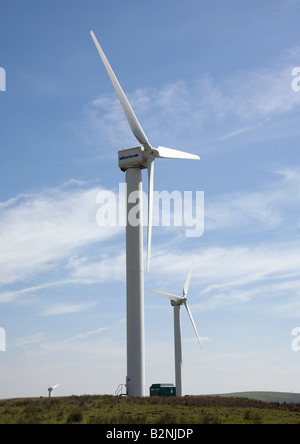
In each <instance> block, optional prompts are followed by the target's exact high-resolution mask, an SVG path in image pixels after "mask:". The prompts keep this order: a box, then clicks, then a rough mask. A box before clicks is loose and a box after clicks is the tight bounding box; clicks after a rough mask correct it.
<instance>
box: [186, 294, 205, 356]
mask: <svg viewBox="0 0 300 444" xmlns="http://www.w3.org/2000/svg"><path fill="white" fill-rule="evenodd" d="M184 305H185V308H186V311H187V312H188V315H189V317H190V320H191V322H192V326H193V328H194V330H195V333H196V336H197V339H198V341H199V344H200V347H201V348H202V344H201V339H200V336H199V334H198V331H197V327H196V324H195V322H194V319H193V316H192V313H191V310H190V309H189V306H188V304H187V303H186V301H185V302H184Z"/></svg>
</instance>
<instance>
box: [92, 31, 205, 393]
mask: <svg viewBox="0 0 300 444" xmlns="http://www.w3.org/2000/svg"><path fill="white" fill-rule="evenodd" d="M91 36H92V38H93V40H94V43H95V45H96V47H97V50H98V52H99V54H100V57H101V59H102V61H103V63H104V66H105V68H106V71H107V73H108V75H109V77H110V80H111V82H112V84H113V86H114V88H115V91H116V93H117V96H118V98H119V101H120V103H121V105H122V108H123V111H124V113H125V115H126V118H127V120H128V123H129V125H130V128H131V131H132V133H133V135H134V136H135V137H136V139H137V140H138V142H139V143H140V144H141V145H140V146H138V147H135V148H130V149H126V150H122V151H119V167H120V168H121V170H122V171H124V172H126V184H127V200H126V201H127V215H126V221H127V227H126V270H127V271H126V281H127V284H126V287H127V290H126V291H127V378H126V385H127V394H128V396H141V397H142V396H145V347H144V342H145V339H144V265H143V220H142V214H143V202H142V173H141V170H142V169H148V245H147V252H148V256H147V270H148V271H149V266H150V252H151V236H152V213H153V180H154V160H155V159H156V158H167V159H197V160H199V159H200V157H199V156H197V155H193V154H188V153H184V152H182V151H177V150H173V149H170V148H164V147H158V148H152V146H151V145H150V143H149V141H148V138H147V136H146V134H145V133H144V131H143V129H142V127H141V125H140V123H139V121H138V119H137V117H136V115H135V114H134V112H133V110H132V108H131V106H130V103H129V102H128V99H127V97H126V95H125V93H124V91H123V90H122V88H121V86H120V84H119V82H118V79H117V78H116V76H115V74H114V72H113V70H112V68H111V66H110V64H109V62H108V60H107V58H106V56H105V54H104V52H103V50H102V48H101V46H100V44H99V42H98V40H97V38H96V37H95V34H94V33H93V31H91ZM132 214H135V215H139V218H138V219H139V220H138V223H136V219H137V218H136V219H135V220H134V223H131V218H130V216H131V215H132Z"/></svg>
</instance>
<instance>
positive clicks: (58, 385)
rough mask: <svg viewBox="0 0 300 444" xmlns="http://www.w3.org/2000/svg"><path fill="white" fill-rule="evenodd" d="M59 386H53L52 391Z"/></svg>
mask: <svg viewBox="0 0 300 444" xmlns="http://www.w3.org/2000/svg"><path fill="white" fill-rule="evenodd" d="M59 386H60V384H57V385H55V386H54V387H52V390H54V389H56V388H57V387H59Z"/></svg>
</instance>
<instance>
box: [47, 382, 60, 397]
mask: <svg viewBox="0 0 300 444" xmlns="http://www.w3.org/2000/svg"><path fill="white" fill-rule="evenodd" d="M47 384H48V386H49V387H48V392H49V398H52V392H53V390H55V389H56V388H57V387H59V386H60V384H57V385H54V386H53V387H52V386H51V385H50V384H49V382H47Z"/></svg>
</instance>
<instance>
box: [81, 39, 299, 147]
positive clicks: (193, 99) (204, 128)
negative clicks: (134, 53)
mask: <svg viewBox="0 0 300 444" xmlns="http://www.w3.org/2000/svg"><path fill="white" fill-rule="evenodd" d="M295 53H299V48H298V47H294V48H291V50H290V51H286V52H285V53H284V54H281V55H280V56H279V57H278V59H277V61H276V63H274V64H273V66H269V67H261V68H255V69H253V70H252V71H242V70H241V71H237V72H233V73H231V74H229V75H228V77H227V78H222V79H220V78H218V77H217V76H216V75H214V74H210V73H207V74H206V75H203V76H202V77H200V78H198V79H194V81H193V82H191V83H189V84H187V82H186V81H181V80H178V81H174V82H172V83H169V84H166V85H163V86H162V87H161V88H160V89H154V88H151V89H150V88H144V89H139V90H137V91H135V92H132V93H130V92H128V94H127V95H128V97H129V100H130V102H131V104H132V106H133V109H134V110H135V112H136V114H137V116H138V118H139V119H140V121H141V123H142V126H143V127H144V129H145V131H146V134H147V135H148V137H149V140H150V142H151V143H152V144H153V145H155V144H160V145H166V146H168V145H169V144H172V145H174V144H175V145H174V147H179V146H182V145H183V144H184V146H187V145H189V143H191V142H192V141H193V143H195V140H199V144H200V141H201V140H203V136H204V135H205V137H207V136H208V134H209V131H212V132H215V127H216V124H217V125H218V127H219V130H218V133H217V134H219V137H217V138H216V139H215V140H217V141H219V142H222V141H225V140H228V139H232V138H234V137H236V136H241V135H242V134H246V133H249V132H251V131H256V130H257V129H258V128H259V127H261V126H262V125H264V124H265V122H268V121H269V120H270V119H276V118H277V117H278V116H282V115H284V114H288V113H290V112H293V111H294V110H295V109H297V108H299V107H300V94H296V93H295V92H294V91H293V90H292V88H291V83H292V76H291V72H292V68H293V65H292V63H294V58H295ZM84 111H85V115H86V126H87V129H88V132H89V134H94V137H95V138H98V139H99V140H102V141H105V144H106V145H107V146H109V147H111V146H112V145H114V146H120V141H122V143H125V144H126V146H127V144H128V146H129V145H130V144H132V143H136V141H135V139H134V137H133V136H132V134H131V131H130V128H129V126H128V123H127V121H126V118H125V116H124V113H123V111H122V108H121V106H120V104H119V102H118V99H117V98H116V96H115V94H114V93H113V92H112V93H111V94H108V95H104V96H101V97H99V98H97V99H96V100H93V101H91V102H90V103H89V104H87V105H86V106H85V110H84ZM229 128H230V130H229V131H228V129H229ZM221 131H223V132H224V131H226V132H225V134H224V135H222V134H221ZM120 148H121V146H120ZM203 149H204V147H203V146H202V150H203Z"/></svg>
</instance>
